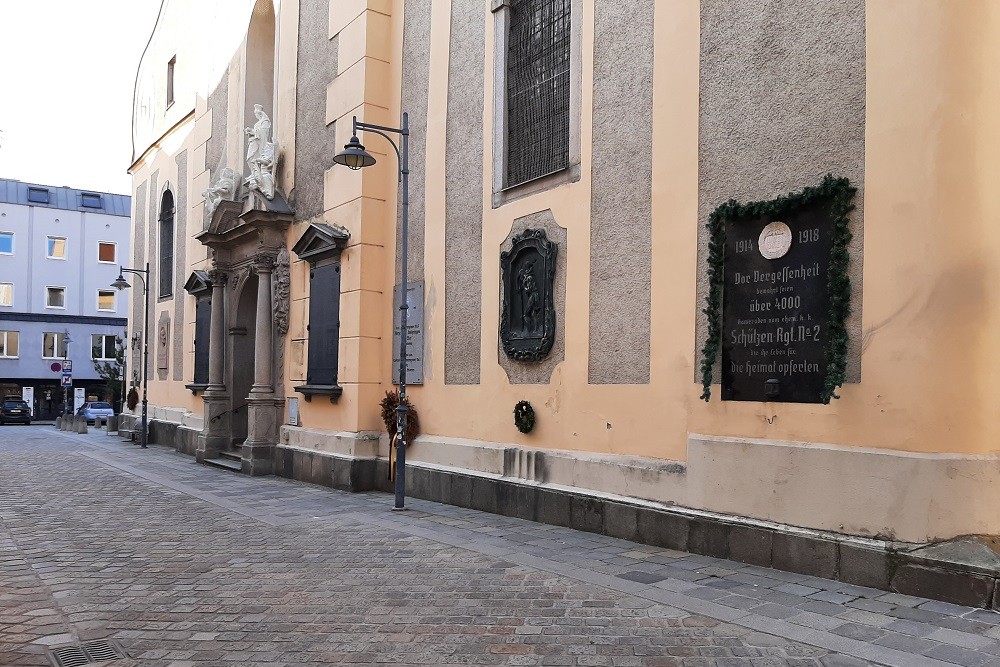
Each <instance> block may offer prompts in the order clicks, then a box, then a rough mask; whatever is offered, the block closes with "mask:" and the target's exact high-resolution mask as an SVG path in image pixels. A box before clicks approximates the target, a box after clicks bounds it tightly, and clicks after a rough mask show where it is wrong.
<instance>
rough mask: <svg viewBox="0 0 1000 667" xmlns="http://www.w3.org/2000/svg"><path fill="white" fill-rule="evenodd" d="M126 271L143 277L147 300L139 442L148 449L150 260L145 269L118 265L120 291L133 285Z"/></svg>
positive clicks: (115, 285) (116, 282)
mask: <svg viewBox="0 0 1000 667" xmlns="http://www.w3.org/2000/svg"><path fill="white" fill-rule="evenodd" d="M126 273H134V274H135V275H137V276H139V277H140V278H141V279H142V294H143V298H144V299H145V302H146V315H145V319H144V320H143V325H142V433H141V434H140V440H139V444H140V445H141V446H142V448H143V449H146V442H147V437H148V435H149V422H148V419H147V417H148V404H149V401H148V400H147V398H146V388H147V387H148V385H149V262H146V268H145V269H126V268H125V267H123V266H121V265H119V266H118V278H117V279H116V280H115V281H114V282H113V283H111V286H112V287H114V288H115V289H116V290H118V291H119V292H120V291H122V290H123V289H128V288H130V287H131V285H129V284H128V281H126V280H125V274H126Z"/></svg>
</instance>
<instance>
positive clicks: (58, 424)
mask: <svg viewBox="0 0 1000 667" xmlns="http://www.w3.org/2000/svg"><path fill="white" fill-rule="evenodd" d="M56 428H57V429H60V430H61V429H62V415H57V416H56Z"/></svg>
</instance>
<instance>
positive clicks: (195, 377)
mask: <svg viewBox="0 0 1000 667" xmlns="http://www.w3.org/2000/svg"><path fill="white" fill-rule="evenodd" d="M184 291H185V292H187V293H188V294H190V295H191V296H193V297H194V298H195V309H194V313H195V316H194V320H195V321H194V332H195V333H194V356H195V358H194V363H193V364H192V371H191V372H192V377H191V382H190V383H189V384H186V385H184V386H185V387H186V388H187V389H190V390H191V393H192V394H197V393H198V392H199V391H204V390H205V389H206V388H207V387H208V354H209V345H210V338H211V332H210V331H205V329H206V328H209V329H210V327H211V322H212V280H211V278H210V277H209V275H208V272H206V271H197V270H196V271H192V272H191V275H190V276H188V279H187V282H185V283H184ZM206 309H207V311H208V312H207V313H206V312H205V311H206ZM199 316H200V317H201V318H206V317H207V318H208V322H207V327H206V326H205V324H206V323H205V322H201V321H200V320H199ZM199 324H200V325H202V326H201V327H199ZM199 328H201V330H202V335H200V336H199V335H198V330H199ZM199 360H200V361H201V362H202V363H201V364H200V365H199V363H198V362H199ZM199 370H201V371H203V374H204V376H203V377H200V376H199Z"/></svg>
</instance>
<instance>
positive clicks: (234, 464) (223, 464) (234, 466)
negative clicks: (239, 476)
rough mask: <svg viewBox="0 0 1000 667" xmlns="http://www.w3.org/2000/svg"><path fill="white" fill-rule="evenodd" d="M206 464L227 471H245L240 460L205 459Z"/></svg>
mask: <svg viewBox="0 0 1000 667" xmlns="http://www.w3.org/2000/svg"><path fill="white" fill-rule="evenodd" d="M205 463H207V464H208V465H210V466H215V467H216V468H225V469H226V470H232V471H233V472H242V470H243V463H242V462H241V461H240V460H239V459H237V460H235V461H233V460H231V459H224V458H217V459H205Z"/></svg>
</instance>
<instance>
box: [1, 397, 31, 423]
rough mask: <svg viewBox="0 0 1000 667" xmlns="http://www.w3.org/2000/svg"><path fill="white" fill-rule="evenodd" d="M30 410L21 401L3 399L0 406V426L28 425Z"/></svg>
mask: <svg viewBox="0 0 1000 667" xmlns="http://www.w3.org/2000/svg"><path fill="white" fill-rule="evenodd" d="M30 423H31V408H29V407H28V404H27V403H25V402H24V401H22V400H21V399H17V400H13V399H5V400H4V402H3V405H2V406H0V425H2V424H30Z"/></svg>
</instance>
